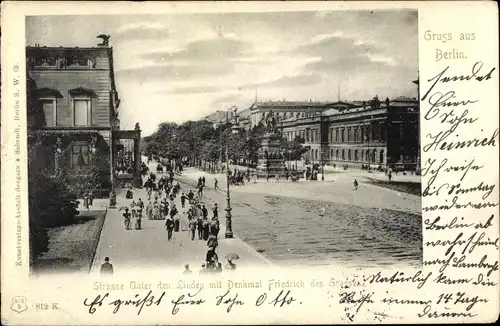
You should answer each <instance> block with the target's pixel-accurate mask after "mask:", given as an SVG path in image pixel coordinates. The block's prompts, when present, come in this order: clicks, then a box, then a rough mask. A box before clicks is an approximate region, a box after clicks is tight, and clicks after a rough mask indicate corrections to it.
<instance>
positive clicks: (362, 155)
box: [360, 149, 365, 162]
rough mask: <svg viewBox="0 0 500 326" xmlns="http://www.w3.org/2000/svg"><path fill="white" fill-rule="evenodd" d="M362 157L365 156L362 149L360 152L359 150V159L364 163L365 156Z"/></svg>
mask: <svg viewBox="0 0 500 326" xmlns="http://www.w3.org/2000/svg"><path fill="white" fill-rule="evenodd" d="M364 155H365V151H364V150H363V149H362V150H361V157H360V158H361V162H363V161H364V159H365V156H364Z"/></svg>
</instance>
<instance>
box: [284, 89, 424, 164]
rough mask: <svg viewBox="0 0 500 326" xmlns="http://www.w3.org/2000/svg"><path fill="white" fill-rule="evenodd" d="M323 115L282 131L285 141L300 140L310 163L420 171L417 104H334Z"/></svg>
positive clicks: (398, 100)
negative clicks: (298, 137)
mask: <svg viewBox="0 0 500 326" xmlns="http://www.w3.org/2000/svg"><path fill="white" fill-rule="evenodd" d="M324 107H325V108H327V109H326V110H324V111H323V112H322V114H321V116H311V117H305V118H302V117H298V118H289V119H286V120H284V121H282V122H281V124H280V127H281V130H282V133H283V135H284V136H285V138H287V139H289V140H293V139H294V138H295V137H297V136H300V137H301V138H302V139H304V140H305V144H304V145H305V146H306V147H307V148H308V152H307V153H306V154H305V155H304V161H305V163H306V164H314V163H324V164H326V165H336V166H348V167H362V166H363V165H364V166H367V165H370V166H372V167H378V166H381V167H383V168H385V167H386V166H390V167H392V168H394V169H404V170H408V171H412V170H416V169H417V167H418V164H417V160H418V159H419V155H418V153H419V137H420V135H419V129H418V121H419V120H418V119H419V103H418V101H417V100H416V99H410V98H403V97H400V98H396V99H393V100H389V99H386V100H385V101H383V102H381V101H379V100H378V98H376V97H375V98H373V99H372V100H370V101H366V102H335V103H329V104H327V105H325V106H324Z"/></svg>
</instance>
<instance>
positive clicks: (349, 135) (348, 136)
mask: <svg viewBox="0 0 500 326" xmlns="http://www.w3.org/2000/svg"><path fill="white" fill-rule="evenodd" d="M347 141H348V142H350V141H352V139H351V127H348V128H347Z"/></svg>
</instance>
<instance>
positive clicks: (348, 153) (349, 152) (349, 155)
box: [347, 150, 352, 161]
mask: <svg viewBox="0 0 500 326" xmlns="http://www.w3.org/2000/svg"><path fill="white" fill-rule="evenodd" d="M351 159H352V157H351V150H348V151H347V160H348V161H350V160H351Z"/></svg>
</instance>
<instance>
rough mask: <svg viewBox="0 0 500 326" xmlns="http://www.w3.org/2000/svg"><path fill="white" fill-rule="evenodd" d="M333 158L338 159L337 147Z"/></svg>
mask: <svg viewBox="0 0 500 326" xmlns="http://www.w3.org/2000/svg"><path fill="white" fill-rule="evenodd" d="M335 158H336V159H337V160H338V159H339V150H338V149H337V150H336V151H335Z"/></svg>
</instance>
